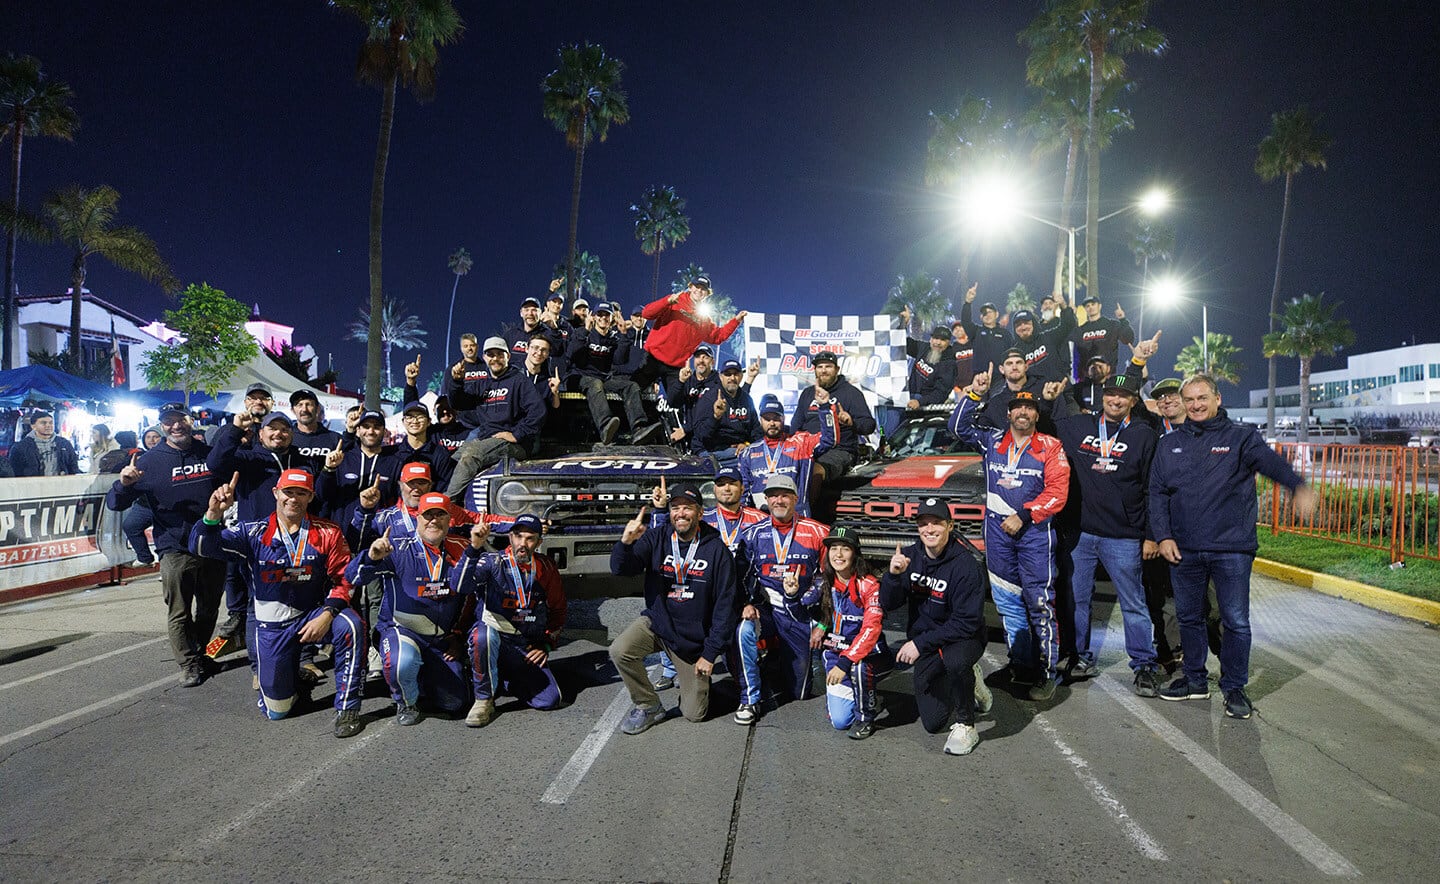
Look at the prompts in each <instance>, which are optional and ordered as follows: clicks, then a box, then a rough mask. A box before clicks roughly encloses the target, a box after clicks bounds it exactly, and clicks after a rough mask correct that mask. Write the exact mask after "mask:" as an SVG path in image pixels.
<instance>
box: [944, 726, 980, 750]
mask: <svg viewBox="0 0 1440 884" xmlns="http://www.w3.org/2000/svg"><path fill="white" fill-rule="evenodd" d="M979 743H980V735H979V734H977V733H976V732H975V728H973V727H971V726H970V725H968V724H952V725H950V736H949V737H946V739H945V754H946V755H969V754H970V753H971V752H973V751H975V747H976V746H977V745H979Z"/></svg>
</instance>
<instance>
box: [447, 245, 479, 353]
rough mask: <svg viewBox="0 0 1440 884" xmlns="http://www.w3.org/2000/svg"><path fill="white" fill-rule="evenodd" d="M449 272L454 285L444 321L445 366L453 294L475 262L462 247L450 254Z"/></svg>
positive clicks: (453, 319) (448, 344)
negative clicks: (452, 277)
mask: <svg viewBox="0 0 1440 884" xmlns="http://www.w3.org/2000/svg"><path fill="white" fill-rule="evenodd" d="M447 263H448V264H449V267H450V272H451V273H453V274H455V284H454V285H452V286H451V287H450V313H449V315H448V317H447V318H446V320H445V364H446V365H449V364H450V340H451V339H450V332H451V326H452V325H453V324H454V322H455V293H456V292H458V291H459V290H460V277H462V276H464V275H465V274H467V273H469V272H470V268H471V267H473V266H475V262H474V261H472V260H471V259H470V252H469V251H467V250H466V249H465V248H464V247H463V246H462V247H460V248H457V249H456V250H455V251H453V252H451V253H450V260H449V261H448V262H447Z"/></svg>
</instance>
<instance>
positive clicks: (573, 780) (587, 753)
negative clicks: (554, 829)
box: [540, 668, 659, 804]
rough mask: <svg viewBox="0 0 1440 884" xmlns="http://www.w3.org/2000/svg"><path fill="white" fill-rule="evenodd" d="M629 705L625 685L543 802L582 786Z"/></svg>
mask: <svg viewBox="0 0 1440 884" xmlns="http://www.w3.org/2000/svg"><path fill="white" fill-rule="evenodd" d="M658 673H659V669H658V668H657V669H656V670H655V671H654V672H651V673H650V677H651V678H652V679H653V678H654V677H655V676H656V675H657V674H658ZM630 705H631V703H630V692H629V691H628V690H626V689H625V687H624V686H623V685H622V686H621V688H620V692H619V693H617V694H616V695H615V699H613V700H611V701H610V705H609V706H607V707H606V708H605V714H603V715H601V716H600V720H599V721H597V722H595V726H594V727H593V728H591V729H590V733H589V735H587V736H586V737H585V740H584V742H582V743H581V744H580V748H578V749H576V750H575V754H573V755H571V756H570V760H569V761H567V762H565V766H564V767H562V768H560V772H559V773H558V774H556V775H555V779H554V780H552V781H551V782H550V786H549V788H547V789H546V790H545V794H544V795H541V796H540V801H541V803H542V804H564V803H565V802H566V801H568V800H569V799H570V796H571V795H573V794H575V790H576V789H578V788H580V781H581V780H583V779H585V774H587V773H589V772H590V766H591V765H593V764H594V763H595V759H597V758H599V757H600V753H601V751H602V750H604V748H605V744H606V743H608V742H610V738H611V737H612V736H614V735H615V729H616V728H617V727H619V726H620V719H621V718H624V717H625V713H626V711H627V710H629V708H630Z"/></svg>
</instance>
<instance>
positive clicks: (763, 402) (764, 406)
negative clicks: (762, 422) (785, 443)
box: [760, 393, 785, 418]
mask: <svg viewBox="0 0 1440 884" xmlns="http://www.w3.org/2000/svg"><path fill="white" fill-rule="evenodd" d="M760 414H761V415H762V416H764V415H767V414H778V415H780V416H781V417H782V418H783V417H784V416H785V406H783V405H781V404H780V397H779V396H776V395H775V394H774V393H766V394H765V395H764V396H761V397H760Z"/></svg>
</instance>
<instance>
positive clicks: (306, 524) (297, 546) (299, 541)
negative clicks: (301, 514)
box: [275, 516, 310, 568]
mask: <svg viewBox="0 0 1440 884" xmlns="http://www.w3.org/2000/svg"><path fill="white" fill-rule="evenodd" d="M275 533H276V534H278V535H280V542H281V543H284V544H285V552H286V554H287V555H288V556H289V557H290V566H291V567H292V568H298V567H300V563H301V562H302V561H304V559H305V553H306V552H307V551H308V548H307V546H306V542H305V541H306V538H307V537H308V536H309V535H310V518H309V517H308V516H307V517H305V518H303V519H301V520H300V530H299V531H296V532H295V535H296V537H295V538H291V536H290V533H289V532H288V531H286V530H285V528H284V526H282V525H281V524H280V518H279V517H278V516H277V517H276V518H275Z"/></svg>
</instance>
